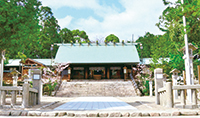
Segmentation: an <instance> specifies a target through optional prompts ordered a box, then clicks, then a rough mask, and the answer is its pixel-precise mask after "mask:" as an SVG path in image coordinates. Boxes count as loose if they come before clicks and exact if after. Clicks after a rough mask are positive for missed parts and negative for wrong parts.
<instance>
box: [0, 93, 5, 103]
mask: <svg viewBox="0 0 200 118" xmlns="http://www.w3.org/2000/svg"><path fill="white" fill-rule="evenodd" d="M5 104H6V91H1V105H5Z"/></svg>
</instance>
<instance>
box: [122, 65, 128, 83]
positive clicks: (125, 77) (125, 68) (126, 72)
mask: <svg viewBox="0 0 200 118" xmlns="http://www.w3.org/2000/svg"><path fill="white" fill-rule="evenodd" d="M123 69H124V80H126V79H127V74H128V70H127V67H126V66H124V68H123Z"/></svg>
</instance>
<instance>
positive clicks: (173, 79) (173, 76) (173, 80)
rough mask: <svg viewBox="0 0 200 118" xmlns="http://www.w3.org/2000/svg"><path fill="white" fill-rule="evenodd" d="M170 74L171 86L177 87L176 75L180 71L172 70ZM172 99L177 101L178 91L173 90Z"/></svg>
mask: <svg viewBox="0 0 200 118" xmlns="http://www.w3.org/2000/svg"><path fill="white" fill-rule="evenodd" d="M170 73H172V82H173V86H174V85H177V78H178V73H180V71H179V70H177V69H173V70H172V71H171V72H170ZM174 99H178V91H177V90H174Z"/></svg>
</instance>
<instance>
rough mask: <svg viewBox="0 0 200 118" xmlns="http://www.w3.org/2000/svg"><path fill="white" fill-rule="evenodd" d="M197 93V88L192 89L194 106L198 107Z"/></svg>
mask: <svg viewBox="0 0 200 118" xmlns="http://www.w3.org/2000/svg"><path fill="white" fill-rule="evenodd" d="M197 107H198V106H197V93H196V89H192V108H197Z"/></svg>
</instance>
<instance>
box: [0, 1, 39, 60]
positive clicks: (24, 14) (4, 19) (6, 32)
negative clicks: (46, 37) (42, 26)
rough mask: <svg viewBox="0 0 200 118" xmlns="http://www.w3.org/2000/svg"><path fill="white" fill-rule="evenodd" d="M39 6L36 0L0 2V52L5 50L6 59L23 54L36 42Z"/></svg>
mask: <svg viewBox="0 0 200 118" xmlns="http://www.w3.org/2000/svg"><path fill="white" fill-rule="evenodd" d="M40 6H41V3H40V2H39V1H38V0H29V1H22V0H9V1H7V0H1V1H0V9H1V10H0V14H1V15H0V32H1V33H0V51H2V50H4V49H6V57H7V58H15V57H16V55H18V52H22V53H25V52H26V50H27V49H29V45H30V44H31V43H32V42H33V41H35V40H37V34H38V28H39V25H38V22H39V21H38V11H39V7H40Z"/></svg>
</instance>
